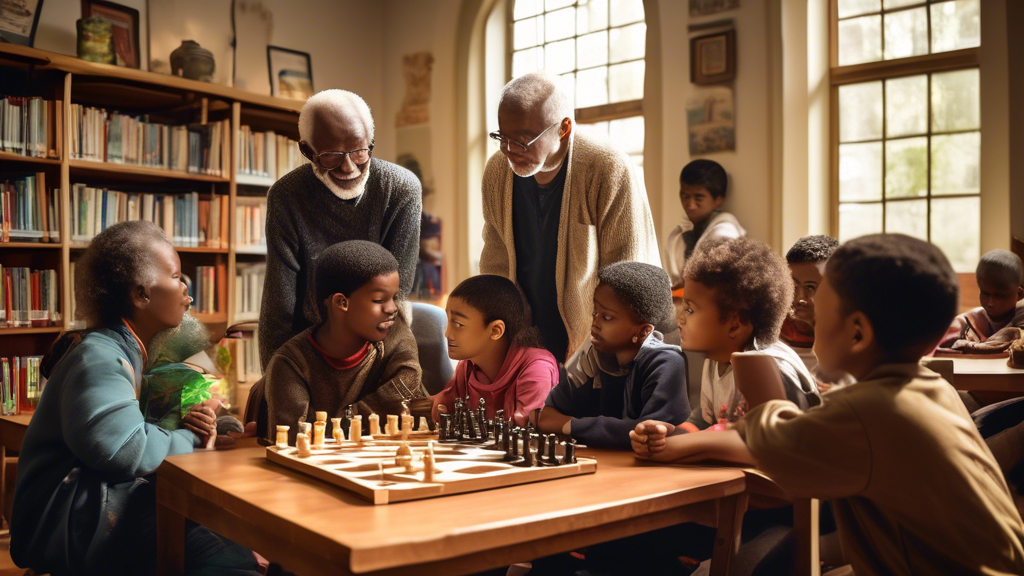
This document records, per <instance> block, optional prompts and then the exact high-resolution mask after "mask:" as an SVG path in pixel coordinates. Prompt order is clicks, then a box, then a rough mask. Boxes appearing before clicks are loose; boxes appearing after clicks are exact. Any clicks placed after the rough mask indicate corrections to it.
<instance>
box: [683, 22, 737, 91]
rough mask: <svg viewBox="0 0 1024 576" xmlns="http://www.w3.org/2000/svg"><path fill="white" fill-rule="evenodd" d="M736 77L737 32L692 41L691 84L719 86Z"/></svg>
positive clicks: (692, 39) (712, 35) (710, 35)
mask: <svg viewBox="0 0 1024 576" xmlns="http://www.w3.org/2000/svg"><path fill="white" fill-rule="evenodd" d="M735 77H736V31H735V30H729V31H726V32H716V33H714V34H708V35H707V36H698V37H697V38H691V39H690V82H693V83H694V84H719V83H722V82H728V81H729V80H732V79H733V78H735Z"/></svg>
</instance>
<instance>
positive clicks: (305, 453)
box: [295, 433, 313, 458]
mask: <svg viewBox="0 0 1024 576" xmlns="http://www.w3.org/2000/svg"><path fill="white" fill-rule="evenodd" d="M295 448H296V449H298V451H299V458H309V457H310V456H312V455H313V452H312V451H311V450H310V449H309V436H308V435H307V434H303V433H299V434H298V435H297V436H296V437H295Z"/></svg>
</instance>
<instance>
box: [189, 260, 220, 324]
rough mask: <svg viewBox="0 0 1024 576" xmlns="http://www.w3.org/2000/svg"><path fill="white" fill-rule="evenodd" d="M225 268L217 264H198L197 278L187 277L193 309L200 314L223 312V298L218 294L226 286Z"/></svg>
mask: <svg viewBox="0 0 1024 576" xmlns="http://www.w3.org/2000/svg"><path fill="white" fill-rule="evenodd" d="M223 274H224V272H223V268H222V269H221V270H218V269H217V266H197V267H196V275H195V279H189V278H186V279H185V283H186V284H188V285H189V295H190V296H192V311H193V312H198V313H200V314H213V313H215V312H222V311H223V308H222V305H221V303H220V301H221V299H220V298H218V294H219V293H220V292H221V289H222V288H223V287H224V284H223V283H224V278H223Z"/></svg>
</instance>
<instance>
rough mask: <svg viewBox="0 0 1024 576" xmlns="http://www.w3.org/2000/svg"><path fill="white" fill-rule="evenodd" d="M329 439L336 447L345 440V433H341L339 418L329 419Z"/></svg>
mask: <svg viewBox="0 0 1024 576" xmlns="http://www.w3.org/2000/svg"><path fill="white" fill-rule="evenodd" d="M331 437H332V438H334V443H335V444H337V445H338V446H341V443H342V441H344V440H345V433H344V432H342V431H341V418H331Z"/></svg>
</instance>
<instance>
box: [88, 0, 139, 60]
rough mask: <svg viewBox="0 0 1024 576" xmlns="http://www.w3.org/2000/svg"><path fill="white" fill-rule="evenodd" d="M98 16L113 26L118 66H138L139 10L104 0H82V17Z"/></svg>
mask: <svg viewBox="0 0 1024 576" xmlns="http://www.w3.org/2000/svg"><path fill="white" fill-rule="evenodd" d="M90 16H98V17H100V18H103V19H104V20H107V21H109V22H110V23H111V24H112V25H113V28H114V34H113V38H114V54H115V56H116V58H117V61H116V63H117V65H118V66H127V67H128V68H138V67H139V65H140V62H141V58H140V56H139V11H138V10H136V9H134V8H129V7H127V6H122V5H120V4H114V3H113V2H107V1H106V0H82V18H89V17H90Z"/></svg>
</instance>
